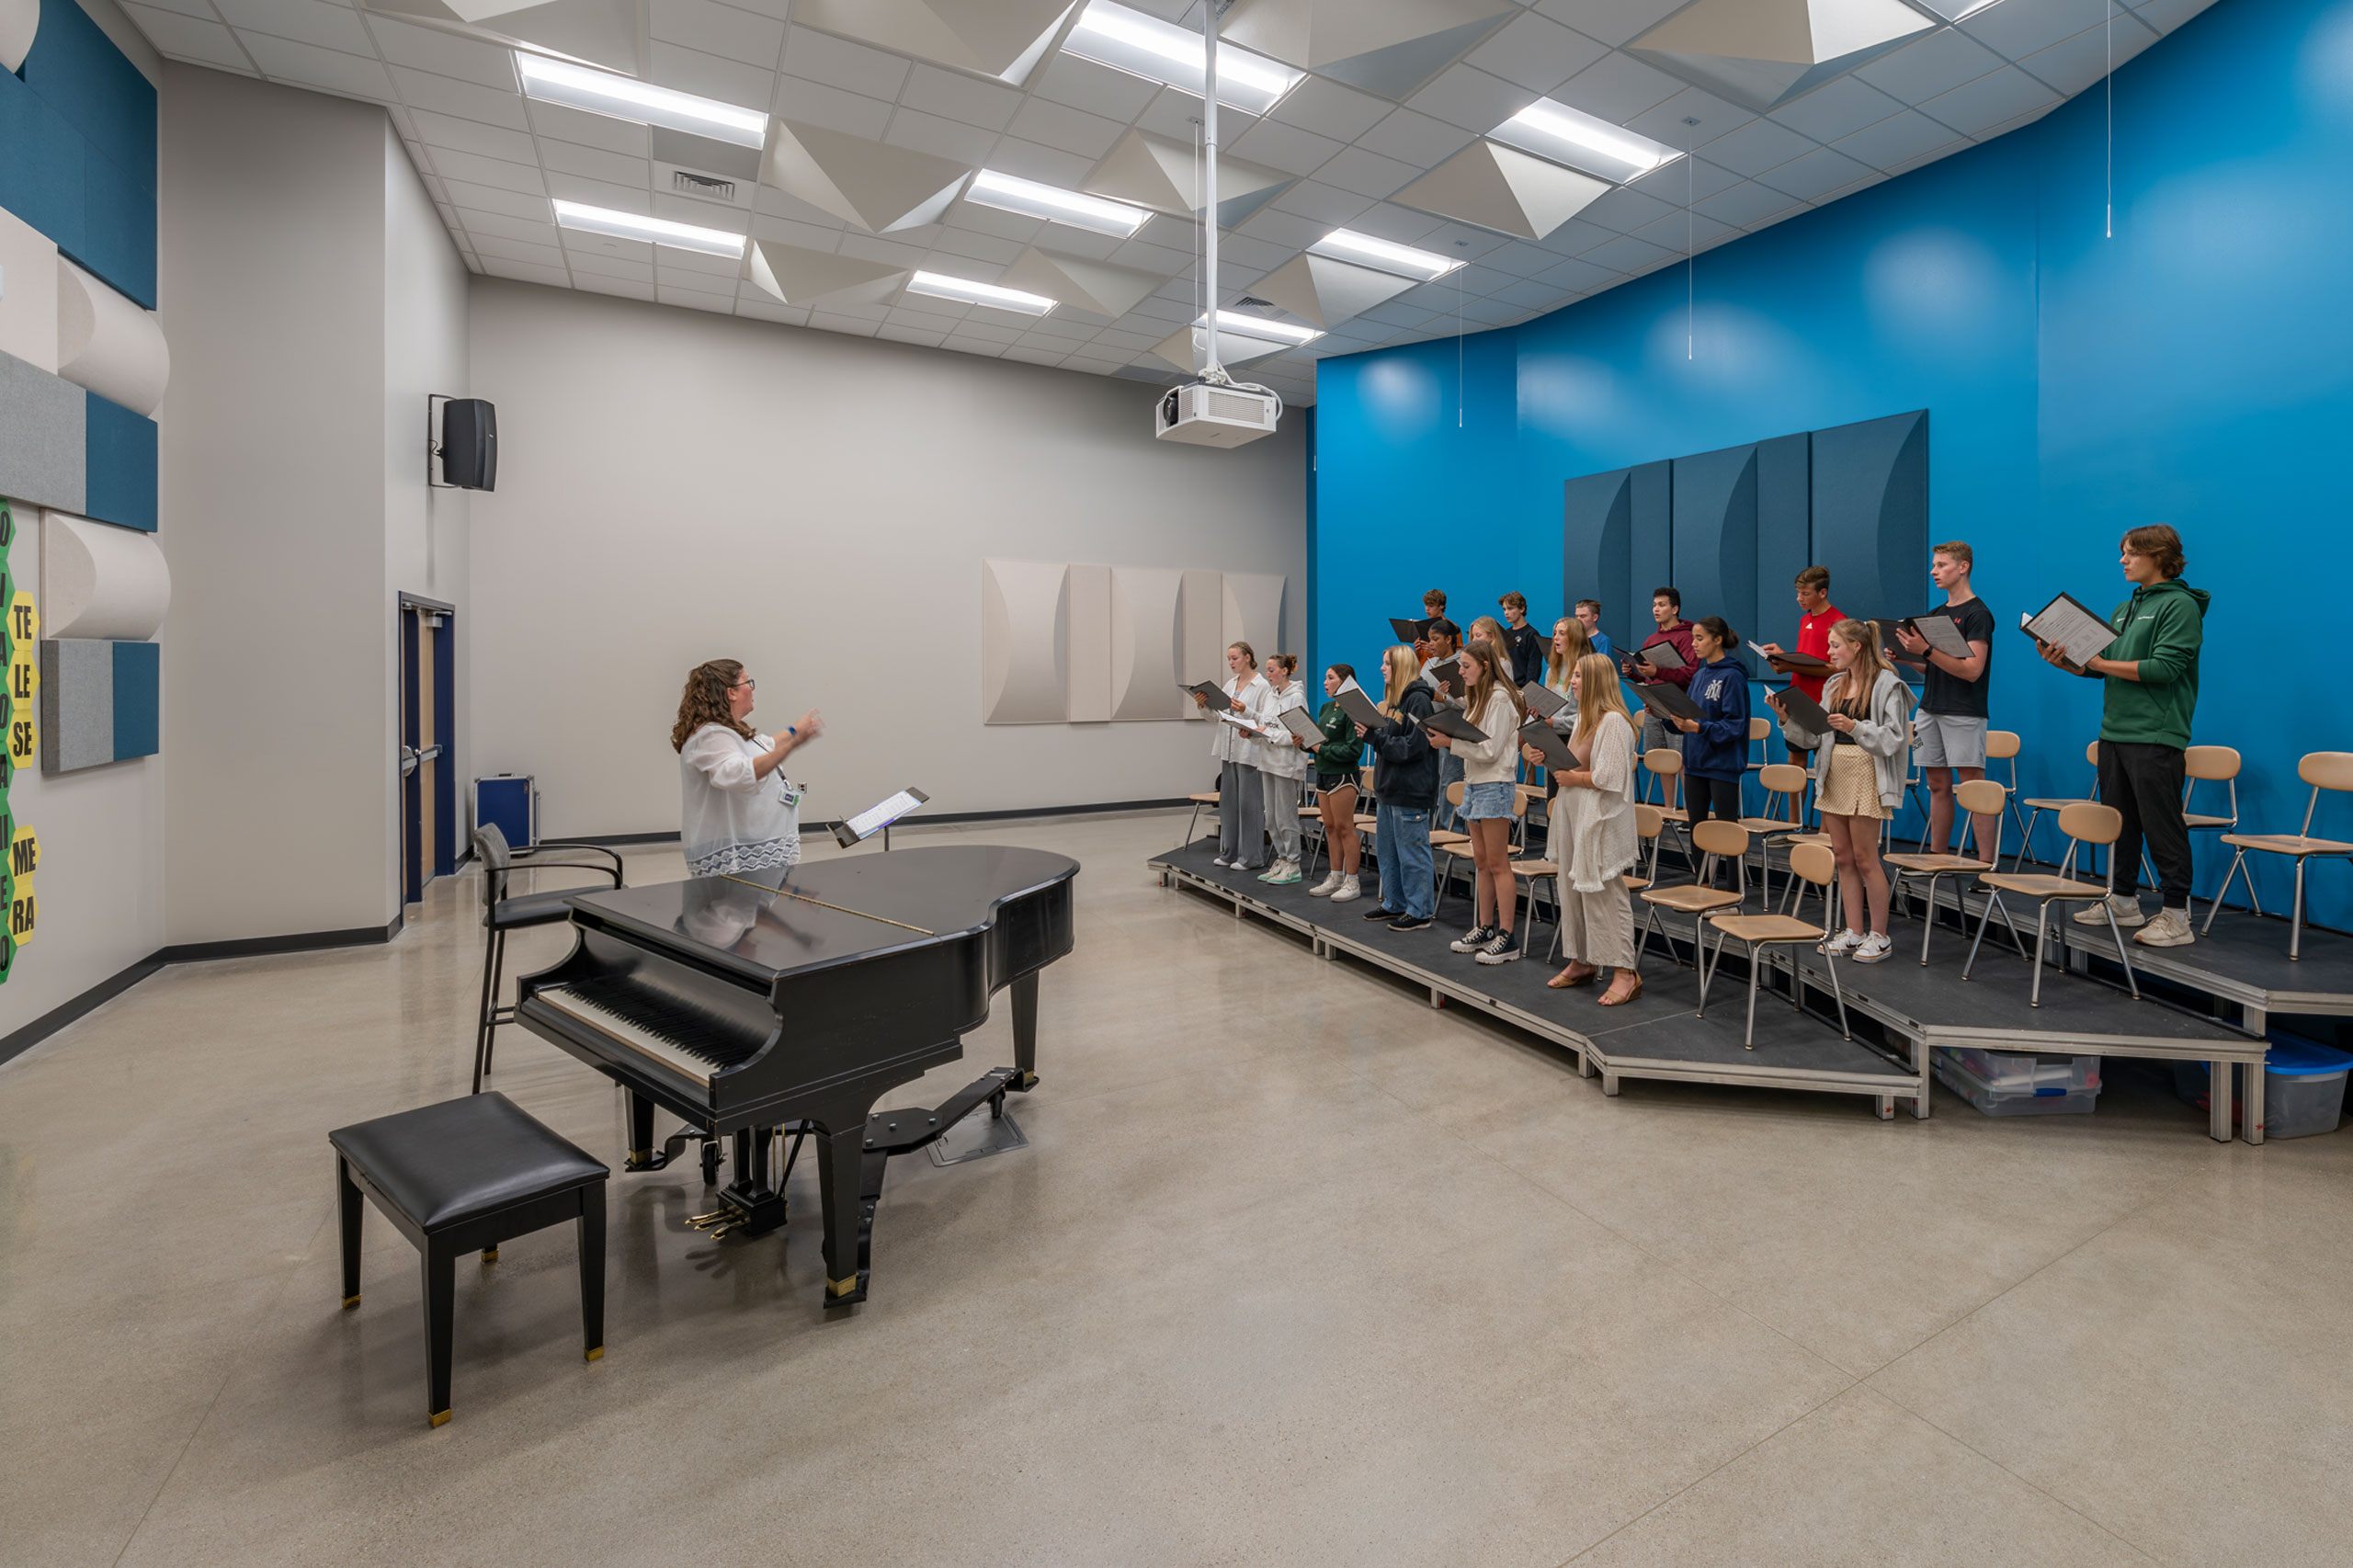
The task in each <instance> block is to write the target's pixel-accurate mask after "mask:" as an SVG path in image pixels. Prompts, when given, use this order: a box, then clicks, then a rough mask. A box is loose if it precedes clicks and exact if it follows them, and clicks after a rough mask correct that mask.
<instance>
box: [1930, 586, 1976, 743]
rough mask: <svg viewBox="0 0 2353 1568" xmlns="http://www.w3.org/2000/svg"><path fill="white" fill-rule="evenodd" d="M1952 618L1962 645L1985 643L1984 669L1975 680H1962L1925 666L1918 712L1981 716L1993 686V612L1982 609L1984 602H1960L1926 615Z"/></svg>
mask: <svg viewBox="0 0 2353 1568" xmlns="http://www.w3.org/2000/svg"><path fill="white" fill-rule="evenodd" d="M1928 613H1929V614H1931V615H1937V614H1943V615H1946V616H1949V617H1950V618H1951V619H1952V623H1953V625H1954V626H1955V627H1957V628H1959V629H1960V631H1961V640H1962V641H1963V642H1983V643H1984V644H1985V669H1984V673H1983V674H1981V675H1979V676H1978V677H1977V678H1976V679H1975V680H1963V679H1961V677H1960V676H1956V675H1949V674H1948V673H1946V672H1945V671H1943V670H1940V669H1938V667H1937V666H1936V665H1929V666H1928V673H1927V678H1926V679H1925V680H1923V681H1922V682H1921V683H1920V710H1921V711H1922V712H1925V713H1948V714H1950V715H1952V716H1953V717H1955V718H1961V719H1983V718H1984V717H1985V689H1986V687H1990V686H1992V685H1993V684H1994V612H1993V611H1992V610H1990V609H1987V608H1985V601H1984V599H1977V598H1972V599H1964V600H1963V601H1962V602H1961V603H1960V604H1957V605H1942V606H1939V607H1938V608H1937V609H1933V610H1930V611H1929V612H1928Z"/></svg>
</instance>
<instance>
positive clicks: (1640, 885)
mask: <svg viewBox="0 0 2353 1568" xmlns="http://www.w3.org/2000/svg"><path fill="white" fill-rule="evenodd" d="M1618 880H1619V881H1621V882H1623V883H1625V884H1626V891H1627V892H1642V891H1643V889H1644V888H1646V887H1648V886H1650V885H1651V880H1650V879H1649V878H1648V877H1636V876H1631V875H1630V876H1623V877H1620V878H1619V879H1618Z"/></svg>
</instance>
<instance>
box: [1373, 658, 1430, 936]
mask: <svg viewBox="0 0 2353 1568" xmlns="http://www.w3.org/2000/svg"><path fill="white" fill-rule="evenodd" d="M1381 673H1382V676H1383V679H1384V681H1385V683H1386V690H1385V692H1384V694H1383V700H1382V702H1381V714H1382V716H1383V717H1385V718H1387V719H1388V721H1389V722H1388V723H1386V724H1384V725H1382V726H1381V728H1380V729H1378V730H1375V731H1373V732H1372V733H1371V734H1370V736H1368V737H1367V738H1368V739H1369V740H1370V742H1371V743H1372V756H1373V770H1372V795H1373V801H1374V805H1373V853H1374V854H1376V855H1377V856H1379V857H1380V859H1381V866H1380V871H1381V902H1380V903H1378V904H1377V905H1375V906H1374V907H1373V908H1372V909H1370V910H1369V911H1367V912H1366V915H1365V918H1366V919H1367V920H1385V921H1387V922H1388V923H1389V928H1390V929H1391V930H1392V931H1427V930H1428V929H1429V924H1430V917H1431V915H1434V914H1435V913H1437V908H1438V890H1437V888H1436V887H1434V886H1433V885H1432V884H1431V881H1430V807H1431V803H1432V802H1433V801H1436V800H1437V799H1438V753H1437V752H1435V751H1433V750H1431V749H1430V741H1429V735H1428V734H1427V732H1425V731H1424V730H1423V728H1422V723H1421V722H1422V721H1423V720H1424V719H1427V718H1428V717H1429V716H1430V714H1431V712H1432V711H1433V710H1434V709H1435V707H1436V704H1435V703H1433V702H1432V700H1431V695H1432V694H1431V691H1430V687H1429V685H1428V683H1427V682H1426V681H1424V680H1422V679H1421V678H1420V677H1421V673H1422V665H1421V661H1420V660H1419V659H1416V658H1415V656H1414V651H1413V650H1412V649H1411V648H1407V647H1404V646H1402V645H1401V646H1399V647H1395V648H1392V649H1390V650H1389V653H1388V654H1387V655H1386V656H1385V657H1384V658H1383V659H1382V661H1381Z"/></svg>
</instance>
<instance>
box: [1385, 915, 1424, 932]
mask: <svg viewBox="0 0 2353 1568" xmlns="http://www.w3.org/2000/svg"><path fill="white" fill-rule="evenodd" d="M1389 928H1390V929H1391V930H1392V931H1427V930H1428V929H1429V928H1430V920H1429V916H1428V915H1399V916H1398V917H1397V918H1396V919H1394V920H1392V921H1391V922H1390V923H1389Z"/></svg>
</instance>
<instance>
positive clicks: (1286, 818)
mask: <svg viewBox="0 0 2353 1568" xmlns="http://www.w3.org/2000/svg"><path fill="white" fill-rule="evenodd" d="M1266 680H1267V690H1266V694H1265V695H1264V696H1262V697H1261V698H1259V699H1258V725H1259V733H1258V734H1257V735H1256V737H1255V738H1254V739H1253V740H1252V742H1251V744H1252V745H1253V746H1254V747H1255V748H1256V756H1257V764H1258V778H1259V781H1260V784H1261V786H1262V788H1263V789H1264V790H1265V795H1264V800H1265V802H1266V813H1267V836H1268V837H1269V838H1272V839H1273V840H1274V841H1275V863H1274V864H1273V865H1272V866H1269V867H1268V868H1267V869H1266V870H1265V871H1264V872H1262V873H1260V875H1259V877H1258V880H1259V881H1262V882H1295V881H1299V880H1300V873H1299V792H1300V788H1301V786H1302V784H1303V783H1304V782H1305V781H1306V778H1307V753H1306V752H1305V751H1303V750H1302V749H1301V748H1300V744H1299V740H1298V738H1297V737H1296V736H1294V735H1293V734H1292V733H1290V731H1289V730H1287V729H1285V728H1284V727H1283V722H1282V720H1281V718H1280V717H1279V715H1280V714H1281V713H1283V712H1284V710H1287V709H1292V708H1297V709H1301V710H1304V709H1305V708H1306V707H1307V694H1306V693H1305V692H1304V691H1302V689H1301V688H1300V684H1299V655H1298V654H1297V653H1269V654H1267V676H1266Z"/></svg>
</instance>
